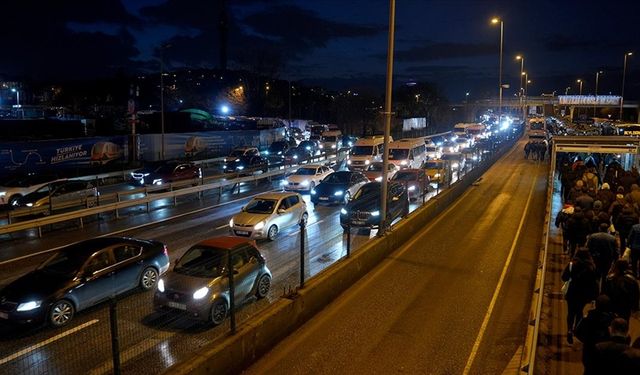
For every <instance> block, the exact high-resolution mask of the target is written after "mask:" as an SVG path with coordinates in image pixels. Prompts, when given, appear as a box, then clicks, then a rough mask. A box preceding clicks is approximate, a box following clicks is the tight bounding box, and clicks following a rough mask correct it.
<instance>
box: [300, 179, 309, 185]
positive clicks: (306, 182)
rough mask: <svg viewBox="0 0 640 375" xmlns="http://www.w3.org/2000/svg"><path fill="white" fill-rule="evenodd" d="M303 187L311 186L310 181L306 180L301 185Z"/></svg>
mask: <svg viewBox="0 0 640 375" xmlns="http://www.w3.org/2000/svg"><path fill="white" fill-rule="evenodd" d="M300 185H302V186H309V180H304V181H302V182H301V183H300Z"/></svg>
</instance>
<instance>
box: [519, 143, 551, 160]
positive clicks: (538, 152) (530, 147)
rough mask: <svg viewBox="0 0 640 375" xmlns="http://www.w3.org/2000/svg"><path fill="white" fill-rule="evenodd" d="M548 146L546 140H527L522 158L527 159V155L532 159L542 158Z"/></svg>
mask: <svg viewBox="0 0 640 375" xmlns="http://www.w3.org/2000/svg"><path fill="white" fill-rule="evenodd" d="M548 148H549V146H548V143H547V142H546V141H529V142H527V143H526V144H525V145H524V158H525V159H529V155H531V158H532V159H533V160H544V158H545V155H546V154H547V149H548Z"/></svg>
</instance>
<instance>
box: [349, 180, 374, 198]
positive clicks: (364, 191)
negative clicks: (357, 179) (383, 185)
mask: <svg viewBox="0 0 640 375" xmlns="http://www.w3.org/2000/svg"><path fill="white" fill-rule="evenodd" d="M370 194H378V195H380V184H378V183H369V184H364V185H362V187H361V188H360V189H359V190H358V191H357V192H356V194H355V195H354V196H353V199H360V198H361V197H364V196H366V195H370Z"/></svg>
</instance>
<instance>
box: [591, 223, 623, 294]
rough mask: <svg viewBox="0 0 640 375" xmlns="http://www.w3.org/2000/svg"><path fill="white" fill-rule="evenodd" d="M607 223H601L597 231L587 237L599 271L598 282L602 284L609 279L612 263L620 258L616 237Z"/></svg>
mask: <svg viewBox="0 0 640 375" xmlns="http://www.w3.org/2000/svg"><path fill="white" fill-rule="evenodd" d="M608 232H609V226H608V225H607V224H604V223H603V224H600V228H599V230H598V232H597V233H593V234H590V235H589V237H588V238H587V249H589V254H590V255H591V257H592V258H593V262H594V263H595V265H596V270H597V271H598V283H599V284H602V283H604V281H605V280H606V279H607V275H608V274H609V270H610V269H611V264H612V263H613V261H614V260H615V259H617V258H618V248H617V246H616V238H615V237H614V236H612V235H610V234H609V233H608Z"/></svg>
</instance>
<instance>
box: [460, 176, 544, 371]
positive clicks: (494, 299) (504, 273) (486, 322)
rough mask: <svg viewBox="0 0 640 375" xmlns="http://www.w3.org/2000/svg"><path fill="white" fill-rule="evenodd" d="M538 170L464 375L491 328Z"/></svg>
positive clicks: (536, 179)
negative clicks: (491, 321)
mask: <svg viewBox="0 0 640 375" xmlns="http://www.w3.org/2000/svg"><path fill="white" fill-rule="evenodd" d="M538 169H540V165H539V164H538V166H537V167H536V177H535V179H534V180H533V183H532V184H531V189H530V190H529V197H528V198H527V204H526V205H525V206H524V210H523V211H522V216H521V217H520V224H519V225H518V230H517V231H516V235H515V237H514V239H513V243H512V244H511V249H510V250H509V256H508V257H507V260H506V262H505V263H504V267H503V268H502V274H500V280H498V285H497V287H496V289H495V291H494V292H493V297H492V298H491V303H489V309H488V310H487V313H486V314H485V316H484V320H483V321H482V326H480V332H478V336H477V337H476V341H475V342H474V343H473V348H472V349H471V353H470V354H469V358H468V359H467V365H466V366H465V367H464V371H463V372H462V374H463V375H467V374H469V372H470V371H471V366H472V365H473V361H474V360H475V359H476V356H477V355H478V349H479V348H480V343H481V342H482V338H483V337H484V334H485V332H486V330H487V327H488V326H489V320H491V314H493V309H494V308H495V306H496V302H497V301H498V295H499V294H500V290H501V289H502V284H503V283H504V279H505V278H506V277H507V271H508V270H509V266H510V265H511V258H513V253H514V251H515V249H516V244H517V243H518V238H520V232H522V227H523V226H524V220H525V218H526V217H527V212H529V204H530V203H531V197H532V196H533V191H534V190H535V187H536V184H537V182H538V177H537V173H538Z"/></svg>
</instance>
